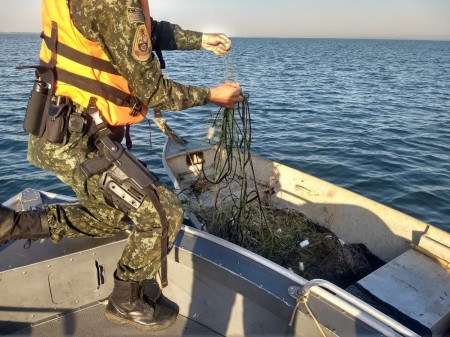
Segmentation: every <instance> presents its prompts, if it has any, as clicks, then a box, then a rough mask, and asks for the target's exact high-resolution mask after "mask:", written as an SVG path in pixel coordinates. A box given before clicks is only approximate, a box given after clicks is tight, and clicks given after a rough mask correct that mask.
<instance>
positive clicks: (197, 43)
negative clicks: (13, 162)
mask: <svg viewBox="0 0 450 337" xmlns="http://www.w3.org/2000/svg"><path fill="white" fill-rule="evenodd" d="M128 7H138V8H140V7H141V4H140V1H139V0H126V1H125V0H109V1H104V0H103V1H102V0H72V1H70V9H71V15H72V19H73V21H74V24H75V26H76V27H77V28H78V29H79V30H80V32H81V33H82V34H83V35H84V36H85V37H87V38H88V39H90V40H94V41H96V42H98V43H100V45H101V46H102V47H103V49H104V50H105V51H106V53H107V55H108V57H109V59H110V60H111V63H112V64H113V65H114V66H115V67H116V69H117V70H118V71H119V72H120V73H121V74H122V75H123V76H124V77H125V78H126V79H127V80H128V82H129V83H130V86H131V87H132V90H133V93H134V94H135V95H136V96H137V97H138V98H139V99H140V100H141V101H142V102H143V103H144V104H146V105H148V106H150V107H154V108H155V107H156V108H160V109H164V110H182V109H186V108H189V107H192V106H197V105H202V104H206V103H207V102H208V101H209V96H210V92H209V89H208V88H199V87H192V86H186V85H182V84H179V83H176V82H173V81H171V80H168V79H167V78H165V77H164V76H163V75H162V73H161V69H160V66H159V63H158V61H157V59H156V58H155V57H154V56H153V55H151V57H150V59H149V60H148V61H145V62H142V61H138V60H136V59H134V58H133V57H132V53H131V48H132V44H133V37H134V34H135V30H136V28H137V24H135V23H133V22H129V20H128V17H127V8H128ZM158 36H159V38H160V46H161V49H163V50H167V49H199V48H200V47H201V37H202V34H201V33H198V32H192V31H184V30H182V29H181V28H180V27H179V26H176V25H172V24H170V23H168V22H160V23H158ZM77 110H79V111H80V110H83V108H82V107H79V106H77ZM89 138H90V137H89V135H84V136H83V135H81V134H75V133H73V134H71V135H70V139H69V142H68V143H67V144H66V145H64V146H59V145H54V144H52V143H49V142H48V141H46V140H45V139H44V138H37V137H34V136H32V135H30V138H29V146H28V160H29V161H30V162H31V163H32V164H33V165H36V166H38V167H40V168H43V169H45V170H49V171H51V172H53V173H54V174H55V175H56V176H57V177H58V178H59V179H60V180H61V181H63V182H64V183H66V184H68V185H70V186H71V187H72V188H73V190H74V192H75V193H76V195H77V197H78V202H77V203H74V204H70V205H66V204H65V205H51V206H47V207H46V212H47V215H48V221H49V226H50V233H51V238H52V240H53V241H55V242H57V241H59V240H61V238H63V237H72V238H74V237H108V236H112V235H115V234H117V233H120V232H123V231H126V230H128V229H129V226H130V220H131V221H132V223H134V228H133V229H132V232H131V234H130V236H129V239H128V242H127V244H126V247H125V249H124V251H123V254H122V257H121V259H120V260H119V262H118V267H117V276H118V277H119V278H120V279H121V280H124V281H138V282H139V281H143V280H146V279H151V278H152V277H154V276H155V274H156V272H157V271H158V269H159V267H160V262H161V261H160V258H161V234H162V226H161V221H160V218H159V216H158V214H157V212H156V210H155V207H154V205H153V204H152V203H151V202H150V201H148V200H145V201H144V203H143V204H142V205H141V206H140V207H139V209H138V210H137V211H134V212H129V213H128V214H125V213H123V212H122V211H120V210H119V209H117V208H113V207H111V206H110V205H109V204H107V203H106V202H105V199H104V196H103V193H102V192H101V191H100V190H99V187H98V181H99V178H100V175H95V176H93V177H92V178H90V179H89V180H87V181H86V179H85V177H84V176H83V174H82V173H81V171H80V169H79V164H80V163H82V162H83V161H84V160H85V159H87V158H92V157H95V156H96V155H97V153H96V149H95V148H93V146H92V141H91V140H90V139H89ZM157 195H158V197H159V199H160V201H161V203H162V205H163V207H164V209H165V212H166V215H167V219H168V222H169V240H170V242H172V241H173V240H174V238H175V236H176V234H177V232H178V231H179V229H180V226H181V222H182V213H183V212H182V209H181V205H180V202H179V201H178V198H177V196H176V195H174V194H173V193H172V192H171V191H170V190H169V189H168V188H167V186H165V185H161V186H159V187H158V188H157Z"/></svg>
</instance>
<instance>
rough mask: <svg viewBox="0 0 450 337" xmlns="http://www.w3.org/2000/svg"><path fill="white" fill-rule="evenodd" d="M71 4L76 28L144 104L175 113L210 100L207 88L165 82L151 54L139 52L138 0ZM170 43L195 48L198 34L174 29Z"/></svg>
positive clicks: (83, 0)
mask: <svg viewBox="0 0 450 337" xmlns="http://www.w3.org/2000/svg"><path fill="white" fill-rule="evenodd" d="M70 5H71V14H72V19H73V21H74V24H75V26H76V27H77V28H78V29H79V30H80V32H81V33H82V34H83V35H84V36H85V37H86V38H88V39H90V40H93V41H96V42H98V43H99V44H100V45H101V46H102V48H103V50H104V51H105V53H106V54H107V55H108V57H109V59H110V61H111V63H112V64H113V65H114V67H115V68H116V69H117V70H118V71H119V73H120V74H121V75H122V76H124V77H125V78H126V79H127V80H128V82H129V85H130V87H131V89H132V91H133V93H134V95H136V96H137V97H138V98H139V99H140V100H141V101H142V102H143V103H144V104H146V105H147V106H149V107H152V108H158V109H162V110H171V111H177V110H183V109H187V108H190V107H193V106H198V105H203V104H206V103H207V102H208V101H209V98H210V90H209V89H208V88H205V87H194V86H189V85H183V84H180V83H177V82H175V81H172V80H169V79H167V78H166V77H165V76H163V74H162V72H161V69H160V66H159V62H158V61H157V59H156V58H155V57H154V55H153V53H148V52H144V53H141V52H140V51H139V49H138V47H137V46H138V41H140V40H141V37H142V34H143V33H144V34H145V30H143V27H144V26H143V25H144V22H143V20H142V15H139V11H140V10H141V9H142V8H141V2H140V0H110V1H103V0H72V1H70ZM136 13H137V15H136ZM163 31H164V30H163ZM166 31H167V28H166ZM147 35H148V34H147ZM193 37H196V38H193ZM169 43H172V46H173V44H175V46H177V47H181V48H183V47H184V48H186V47H187V48H190V47H191V46H193V45H198V34H191V33H189V32H186V31H184V33H183V32H181V29H178V28H177V27H176V26H175V27H173V38H172V42H169Z"/></svg>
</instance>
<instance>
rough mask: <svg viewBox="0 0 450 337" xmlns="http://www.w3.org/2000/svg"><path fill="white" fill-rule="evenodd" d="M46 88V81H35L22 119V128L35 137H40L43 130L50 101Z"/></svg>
mask: <svg viewBox="0 0 450 337" xmlns="http://www.w3.org/2000/svg"><path fill="white" fill-rule="evenodd" d="M48 90H49V88H48V84H47V83H45V82H42V81H35V82H34V87H33V90H31V92H30V96H29V98H28V105H27V110H26V112H25V118H24V120H23V129H24V130H25V131H26V132H28V133H31V134H32V135H35V136H37V137H42V135H43V134H44V131H45V124H46V120H47V114H46V107H47V106H48V105H47V104H48V102H49V101H50V99H49V94H48Z"/></svg>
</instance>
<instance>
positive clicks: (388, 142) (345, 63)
mask: <svg viewBox="0 0 450 337" xmlns="http://www.w3.org/2000/svg"><path fill="white" fill-rule="evenodd" d="M233 44H234V46H233V50H232V52H231V54H230V55H229V56H228V57H227V58H226V62H225V60H224V59H221V58H216V57H215V56H213V55H212V54H209V53H206V52H203V51H200V52H167V53H165V57H166V62H167V67H168V69H167V71H166V74H167V75H168V76H169V77H170V78H173V79H174V80H177V81H179V82H182V83H189V84H192V85H207V86H213V85H216V84H218V83H219V82H220V81H222V80H223V79H224V77H225V78H230V77H234V78H235V79H236V80H237V81H238V82H239V83H240V84H241V85H242V87H243V88H244V90H245V91H246V92H247V93H249V94H250V106H251V114H252V120H253V121H252V123H253V124H252V126H253V152H254V153H256V154H258V155H260V156H263V157H267V158H270V159H274V160H277V161H279V162H281V163H284V164H286V165H289V166H292V167H294V168H297V169H300V170H302V171H305V172H307V173H310V174H312V175H315V176H318V177H320V178H322V179H325V180H328V181H330V182H332V183H334V184H337V185H340V186H342V187H345V188H348V189H350V190H353V191H355V192H357V193H359V194H362V195H365V196H367V197H369V198H371V199H374V200H376V201H379V202H381V203H383V204H386V205H389V206H391V207H393V208H396V209H398V210H400V211H402V212H405V213H407V214H409V215H412V216H414V217H417V218H418V219H421V220H423V221H426V222H428V223H430V224H433V225H435V226H437V227H439V228H442V229H444V230H447V231H450V42H439V41H391V40H333V39H330V40H327V39H233ZM39 45H40V41H39V37H38V35H36V34H35V35H33V34H28V35H23V34H13V35H8V34H0V46H1V48H0V76H1V80H2V81H1V87H0V89H1V90H0V113H1V116H2V118H1V119H0V144H1V151H2V152H1V154H2V155H1V157H0V191H1V192H2V200H6V199H8V198H9V197H10V196H12V195H14V194H16V193H18V192H20V191H21V190H22V189H24V188H27V187H32V188H36V189H43V190H47V191H52V192H57V193H65V194H71V191H70V189H69V188H67V187H66V186H65V185H63V184H62V183H60V182H59V181H58V180H57V179H56V178H54V177H53V176H51V175H50V174H48V173H46V172H44V171H42V170H39V169H37V168H35V167H33V166H31V165H30V164H28V162H27V161H26V146H27V144H26V142H27V135H26V134H25V132H24V131H23V130H22V118H23V113H24V110H25V107H26V103H27V96H28V93H29V91H30V89H31V86H32V81H33V72H32V71H18V70H15V69H14V67H16V66H17V65H21V64H35V63H36V62H37V55H38V51H39ZM230 67H232V68H233V70H234V72H233V73H231V74H230V73H229V70H230V69H229V68H230ZM224 69H226V70H227V73H226V74H224ZM216 111H217V109H216V108H215V107H214V106H212V105H208V106H204V107H199V108H195V109H191V110H188V111H184V112H177V113H166V114H165V117H166V118H167V120H168V122H169V124H170V125H171V126H172V127H173V128H174V129H175V130H177V131H178V132H179V133H180V134H182V135H185V136H190V137H196V138H203V137H205V135H206V132H207V128H208V123H207V121H208V120H209V117H210V115H211V114H214V113H215V112H216ZM132 130H133V139H134V148H133V153H134V154H135V155H136V156H138V157H139V158H140V159H142V160H144V161H146V162H147V163H148V165H149V167H151V168H152V170H153V171H155V172H156V173H158V174H159V175H160V176H161V178H162V179H163V180H164V181H165V182H169V179H168V178H167V176H166V175H165V172H164V169H163V167H162V164H161V159H160V157H161V151H162V146H163V144H164V137H163V136H162V135H161V133H160V132H159V131H158V130H157V129H156V128H155V127H154V126H153V127H152V129H151V136H152V137H151V138H152V144H153V147H152V148H150V147H149V142H148V138H149V128H148V126H147V124H146V123H142V124H140V125H138V126H136V127H133V128H132Z"/></svg>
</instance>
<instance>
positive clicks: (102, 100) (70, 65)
mask: <svg viewBox="0 0 450 337" xmlns="http://www.w3.org/2000/svg"><path fill="white" fill-rule="evenodd" d="M141 4H142V8H143V11H144V17H145V26H146V28H147V31H148V34H149V37H151V24H150V11H149V8H148V3H147V1H146V0H141ZM42 20H43V21H42V23H43V29H44V32H43V38H44V40H43V42H42V46H41V52H40V59H41V65H44V66H48V65H50V68H52V73H53V74H54V75H56V76H52V78H55V79H56V81H54V87H53V94H54V95H56V96H67V97H70V98H71V99H72V101H73V102H75V103H78V104H79V105H81V106H83V107H86V108H87V107H88V105H89V102H90V99H91V98H95V99H96V106H97V108H98V109H99V111H100V114H101V116H102V117H103V120H104V121H105V122H106V123H108V124H109V125H130V124H135V123H138V122H140V121H142V120H143V119H144V117H145V116H146V114H147V107H146V106H144V105H143V104H142V103H141V102H140V101H139V100H138V99H137V98H136V97H135V96H133V95H132V94H131V93H130V89H129V85H128V81H127V80H126V79H125V78H124V77H123V76H122V75H120V74H119V73H118V72H117V70H116V69H115V68H114V67H113V66H112V64H111V63H110V60H109V58H108V56H107V55H106V54H105V52H104V51H103V49H102V48H101V46H100V45H99V44H98V43H97V42H94V41H91V40H88V39H87V38H85V37H84V36H83V35H82V34H81V33H80V32H79V31H78V29H77V28H76V27H75V26H74V24H73V22H72V19H71V15H70V11H69V8H68V5H67V3H66V0H43V1H42ZM149 48H151V44H149Z"/></svg>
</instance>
